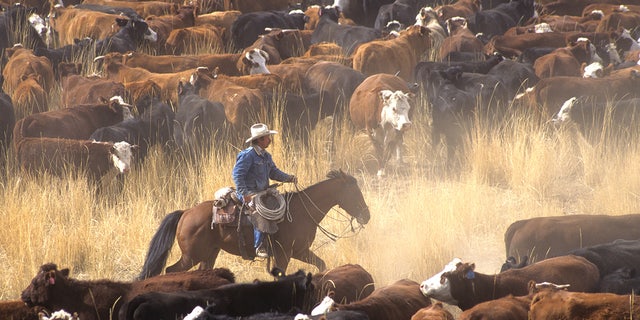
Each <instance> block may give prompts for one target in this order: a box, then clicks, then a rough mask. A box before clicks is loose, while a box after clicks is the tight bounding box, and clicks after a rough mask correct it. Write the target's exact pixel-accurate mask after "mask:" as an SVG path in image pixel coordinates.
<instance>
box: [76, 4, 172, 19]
mask: <svg viewBox="0 0 640 320" xmlns="http://www.w3.org/2000/svg"><path fill="white" fill-rule="evenodd" d="M82 3H86V4H100V5H105V6H111V7H125V8H131V9H133V10H135V11H136V13H138V14H139V15H140V16H141V17H143V18H145V19H146V18H147V17H150V16H163V15H167V14H175V13H176V12H178V5H177V4H175V3H171V2H164V1H140V2H136V1H117V0H84V1H83V2H82Z"/></svg>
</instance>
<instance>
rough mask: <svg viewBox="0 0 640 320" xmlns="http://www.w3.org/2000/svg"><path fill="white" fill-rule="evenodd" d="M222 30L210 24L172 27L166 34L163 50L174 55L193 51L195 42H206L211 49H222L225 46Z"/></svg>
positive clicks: (196, 49)
mask: <svg viewBox="0 0 640 320" xmlns="http://www.w3.org/2000/svg"><path fill="white" fill-rule="evenodd" d="M222 32H223V31H222V30H220V29H219V28H216V27H212V26H195V27H187V28H180V29H174V30H172V31H171V33H169V35H168V36H167V41H166V44H165V47H166V48H165V51H166V52H169V53H171V54H175V55H182V54H190V53H194V52H196V51H198V48H197V47H196V46H195V45H194V44H196V43H207V44H208V46H210V47H211V48H212V49H213V50H216V51H222V50H224V48H225V42H224V40H223V38H222V36H223V34H222Z"/></svg>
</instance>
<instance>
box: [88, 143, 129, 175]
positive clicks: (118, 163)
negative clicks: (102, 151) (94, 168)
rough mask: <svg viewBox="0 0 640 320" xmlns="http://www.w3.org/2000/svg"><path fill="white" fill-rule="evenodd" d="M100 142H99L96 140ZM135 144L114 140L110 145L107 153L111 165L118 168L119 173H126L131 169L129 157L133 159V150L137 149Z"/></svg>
mask: <svg viewBox="0 0 640 320" xmlns="http://www.w3.org/2000/svg"><path fill="white" fill-rule="evenodd" d="M96 143H100V142H96ZM137 148H138V146H137V145H130V144H129V143H128V142H126V141H120V142H116V143H114V144H113V145H112V146H111V150H109V155H110V156H111V162H112V163H113V166H114V167H116V169H118V173H119V174H123V173H127V172H129V170H130V169H131V159H133V151H132V150H134V149H137Z"/></svg>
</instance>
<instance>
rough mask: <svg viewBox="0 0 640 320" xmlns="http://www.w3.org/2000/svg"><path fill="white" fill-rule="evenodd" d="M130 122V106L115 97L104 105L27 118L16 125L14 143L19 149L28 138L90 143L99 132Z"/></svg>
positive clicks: (90, 105)
mask: <svg viewBox="0 0 640 320" xmlns="http://www.w3.org/2000/svg"><path fill="white" fill-rule="evenodd" d="M129 118H132V116H131V111H130V110H129V105H128V104H125V103H124V102H123V101H122V99H121V98H120V97H113V98H111V100H110V101H106V100H104V101H102V103H100V104H86V105H79V106H74V107H70V108H64V109H57V110H51V111H47V112H42V113H36V114H32V115H30V116H27V117H25V118H23V119H21V120H20V121H18V122H16V126H15V128H14V130H13V142H14V146H16V145H17V144H18V142H20V140H22V139H23V138H28V137H33V138H39V137H50V138H66V139H83V140H84V139H89V137H90V136H91V134H92V133H93V132H94V131H96V129H98V128H100V127H106V126H110V125H114V124H116V123H118V122H121V121H123V120H126V119H129Z"/></svg>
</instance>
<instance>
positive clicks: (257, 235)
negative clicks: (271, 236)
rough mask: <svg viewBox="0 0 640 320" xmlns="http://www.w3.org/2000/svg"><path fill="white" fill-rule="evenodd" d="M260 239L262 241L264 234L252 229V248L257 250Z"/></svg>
mask: <svg viewBox="0 0 640 320" xmlns="http://www.w3.org/2000/svg"><path fill="white" fill-rule="evenodd" d="M262 239H264V234H263V233H262V232H260V231H258V229H256V228H253V247H254V248H256V249H257V248H258V247H259V246H260V245H261V244H262Z"/></svg>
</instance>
